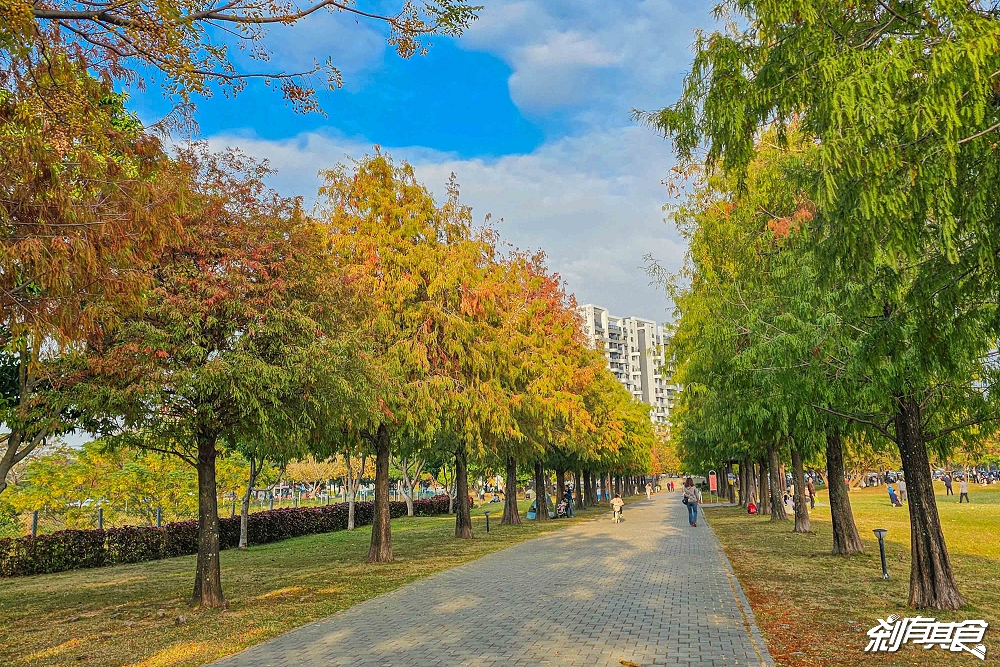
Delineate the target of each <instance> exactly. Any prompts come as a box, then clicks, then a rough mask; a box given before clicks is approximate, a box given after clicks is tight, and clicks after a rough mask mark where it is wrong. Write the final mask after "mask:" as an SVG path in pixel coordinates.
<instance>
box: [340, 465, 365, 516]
mask: <svg viewBox="0 0 1000 667" xmlns="http://www.w3.org/2000/svg"><path fill="white" fill-rule="evenodd" d="M344 464H345V467H346V468H347V530H354V503H355V501H356V500H357V497H358V480H360V479H361V478H362V477H364V476H365V457H364V456H362V457H361V468H360V470H358V474H357V475H355V474H354V467H353V466H352V465H351V454H350V452H347V453H345V454H344Z"/></svg>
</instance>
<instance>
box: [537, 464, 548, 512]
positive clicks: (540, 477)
mask: <svg viewBox="0 0 1000 667" xmlns="http://www.w3.org/2000/svg"><path fill="white" fill-rule="evenodd" d="M548 520H549V492H548V491H546V490H545V466H544V464H543V463H542V462H541V461H539V462H538V463H536V464H535V521H548Z"/></svg>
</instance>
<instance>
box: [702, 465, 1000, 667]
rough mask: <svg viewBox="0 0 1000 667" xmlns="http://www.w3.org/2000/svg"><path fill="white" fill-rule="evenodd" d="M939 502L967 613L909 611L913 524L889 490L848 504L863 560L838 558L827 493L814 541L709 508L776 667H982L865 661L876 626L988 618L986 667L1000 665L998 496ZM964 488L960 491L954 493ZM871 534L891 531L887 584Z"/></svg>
mask: <svg viewBox="0 0 1000 667" xmlns="http://www.w3.org/2000/svg"><path fill="white" fill-rule="evenodd" d="M936 489H937V491H938V495H937V503H938V510H939V513H940V515H941V522H942V524H943V527H944V533H945V540H946V542H947V544H948V550H949V553H950V554H951V559H952V566H953V568H954V570H955V576H956V578H957V580H958V585H959V589H960V590H961V591H962V593H963V595H965V597H966V599H967V600H968V605H967V606H966V607H965V608H963V609H962V610H960V611H958V612H936V611H934V610H922V611H919V612H918V611H917V610H913V609H909V608H908V607H907V606H906V601H907V591H908V585H909V575H910V563H909V558H910V524H909V516H908V510H907V508H906V507H905V505H904V507H901V508H899V507H896V508H894V507H892V506H891V504H890V503H889V498H888V495H887V494H886V491H885V487H884V486H883V487H879V488H876V489H864V490H853V491H851V504H852V506H853V508H854V517H855V521H856V522H857V524H858V530H859V531H860V532H861V538H862V540H864V543H865V550H866V553H865V554H863V555H859V556H854V557H850V558H845V557H840V556H831V555H830V548H831V544H832V538H831V533H832V529H831V524H830V512H829V505H828V504H827V496H826V493H825V492H821V493H820V496H819V498H818V500H817V505H816V509H815V511H814V512H813V513H812V515H811V517H810V518H811V520H812V528H813V531H814V532H813V533H812V534H809V535H796V534H794V533H792V532H791V529H792V522H791V521H788V522H784V523H771V522H770V521H769V520H768V517H752V516H749V515H747V514H746V513H745V512H744V511H743V510H740V509H738V508H708V509H706V514H707V516H708V519H709V522H710V523H711V525H712V527H713V528H714V529H715V532H716V534H717V535H718V536H719V539H720V541H721V542H722V545H723V548H724V549H725V551H726V554H727V555H728V556H729V560H730V561H731V562H732V565H733V569H734V570H735V571H736V574H737V576H738V577H739V580H740V584H741V585H742V586H743V589H744V591H745V592H746V595H747V598H748V599H749V600H750V604H751V606H752V607H753V610H754V613H755V615H756V617H757V621H758V623H759V625H760V626H761V631H762V633H763V635H764V638H765V639H766V640H767V644H768V648H769V649H770V651H771V654H772V656H773V657H774V658H775V660H776V661H777V663H778V664H779V665H792V666H796V667H798V666H805V665H862V664H864V665H872V664H875V665H900V666H902V665H906V666H907V667H909V666H916V667H922V666H924V665H926V666H930V665H935V666H940V665H944V664H948V665H951V664H961V665H981V664H984V663H983V662H981V661H980V660H978V659H977V658H974V657H972V656H971V655H969V654H968V653H962V654H961V655H959V654H956V653H950V652H948V651H943V650H941V649H939V648H936V647H935V648H933V649H930V650H924V649H915V648H912V647H909V648H906V649H901V650H900V651H899V652H897V653H895V654H878V655H873V654H870V653H864V648H865V646H866V645H867V643H868V638H867V636H866V635H865V633H866V632H867V631H868V629H869V628H871V627H873V626H874V625H875V624H876V621H875V619H876V618H886V617H887V616H889V615H890V614H892V613H898V614H899V615H900V616H903V617H906V616H910V617H915V616H917V615H918V614H919V615H923V616H925V617H928V616H929V617H936V618H939V619H942V620H949V621H950V620H966V619H983V620H986V621H987V622H988V623H989V624H990V626H991V627H990V629H989V630H988V631H987V633H986V641H985V644H986V646H987V649H988V651H989V652H988V654H987V657H986V661H985V662H986V664H990V663H992V664H1000V659H998V654H1000V641H998V639H1000V488H998V487H997V485H993V486H992V487H989V488H988V489H985V488H984V487H982V486H980V485H978V484H970V488H969V492H970V493H969V495H970V497H971V499H972V504H971V505H970V504H964V503H963V504H962V505H958V496H957V495H956V496H945V495H944V485H942V484H937V485H936ZM955 489H956V490H957V489H958V486H957V485H956V486H955ZM874 528H885V529H887V530H888V531H889V533H888V535H887V536H886V551H887V558H888V569H889V574H890V577H891V578H890V580H889V581H882V579H881V573H882V569H881V564H880V562H879V549H878V541H877V540H876V539H875V536H874V535H873V534H872V529H874Z"/></svg>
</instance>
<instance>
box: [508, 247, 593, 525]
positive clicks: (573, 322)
mask: <svg viewBox="0 0 1000 667" xmlns="http://www.w3.org/2000/svg"><path fill="white" fill-rule="evenodd" d="M509 263H510V267H511V268H510V270H509V278H508V281H507V284H508V286H509V290H510V296H509V303H508V304H507V306H506V308H505V310H506V313H507V318H508V321H507V323H506V333H505V337H506V338H507V340H508V341H509V343H508V345H509V346H510V347H511V350H512V357H513V358H514V359H516V360H517V364H516V368H515V369H514V372H513V373H512V374H511V378H512V381H513V384H512V386H511V388H510V391H511V392H512V394H513V407H514V416H515V419H516V420H517V423H518V428H519V431H520V437H519V438H517V439H510V440H508V441H507V442H506V443H504V445H505V446H504V447H503V448H502V450H501V451H500V452H498V454H499V457H500V458H501V459H503V460H504V461H505V464H506V479H507V482H506V484H507V486H508V487H509V488H514V487H515V486H516V483H517V481H516V480H517V465H518V461H521V462H524V463H531V464H533V466H534V473H535V491H536V498H537V501H536V502H537V507H536V512H535V516H536V519H537V520H539V521H545V520H547V519H548V509H547V498H546V495H545V492H544V486H545V481H544V467H545V461H546V459H547V458H548V457H549V456H550V455H552V454H553V453H555V452H559V451H562V452H580V451H582V448H583V447H585V446H586V442H587V434H588V433H589V432H590V431H592V429H593V425H592V423H591V421H590V417H589V414H588V413H587V411H586V409H585V406H584V402H583V398H582V394H581V391H580V390H581V387H582V386H583V384H584V382H582V377H584V376H585V375H586V370H585V369H586V366H587V364H588V362H587V357H588V354H589V351H588V350H586V348H585V346H584V344H583V338H582V336H581V333H580V329H579V318H578V316H577V314H576V302H575V300H574V299H573V297H572V296H571V295H569V294H567V292H566V289H565V285H564V284H563V282H562V280H561V278H560V277H559V275H558V274H555V273H551V272H550V271H549V270H548V268H547V267H546V265H545V256H544V254H543V253H534V254H529V253H513V254H512V256H511V257H510V258H509ZM581 372H583V375H581ZM506 495H507V500H506V505H505V507H504V518H503V522H504V523H508V524H517V523H520V516H519V514H518V511H517V504H516V497H515V495H514V494H512V493H509V492H508V493H507V494H506Z"/></svg>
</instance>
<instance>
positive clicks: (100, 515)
mask: <svg viewBox="0 0 1000 667" xmlns="http://www.w3.org/2000/svg"><path fill="white" fill-rule="evenodd" d="M97 530H104V508H103V507H99V508H97Z"/></svg>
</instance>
